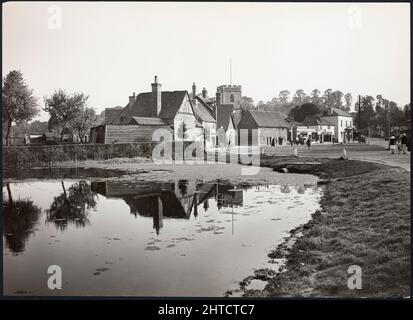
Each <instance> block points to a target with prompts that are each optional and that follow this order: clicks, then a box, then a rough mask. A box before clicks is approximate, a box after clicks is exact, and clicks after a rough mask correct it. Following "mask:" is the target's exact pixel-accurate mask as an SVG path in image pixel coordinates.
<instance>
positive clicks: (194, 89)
mask: <svg viewBox="0 0 413 320" xmlns="http://www.w3.org/2000/svg"><path fill="white" fill-rule="evenodd" d="M195 97H196V85H195V82H194V83H193V84H192V102H193V103H194V104H196V100H195Z"/></svg>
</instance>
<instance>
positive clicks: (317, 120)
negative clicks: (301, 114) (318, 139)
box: [300, 115, 334, 126]
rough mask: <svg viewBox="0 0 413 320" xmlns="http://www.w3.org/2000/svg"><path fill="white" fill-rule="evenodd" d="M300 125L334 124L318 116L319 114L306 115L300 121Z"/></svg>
mask: <svg viewBox="0 0 413 320" xmlns="http://www.w3.org/2000/svg"><path fill="white" fill-rule="evenodd" d="M300 125H302V126H334V124H333V123H331V122H330V121H328V120H326V119H324V118H322V117H320V116H314V115H313V116H307V117H306V118H305V119H304V121H303V122H301V123H300Z"/></svg>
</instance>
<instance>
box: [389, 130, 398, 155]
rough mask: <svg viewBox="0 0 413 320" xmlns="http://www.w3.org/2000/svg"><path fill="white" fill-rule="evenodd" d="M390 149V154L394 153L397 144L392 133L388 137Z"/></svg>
mask: <svg viewBox="0 0 413 320" xmlns="http://www.w3.org/2000/svg"><path fill="white" fill-rule="evenodd" d="M389 143H390V150H391V154H394V152H395V150H396V148H397V146H396V137H395V136H394V135H391V137H390V141H389Z"/></svg>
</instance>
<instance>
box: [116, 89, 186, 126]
mask: <svg viewBox="0 0 413 320" xmlns="http://www.w3.org/2000/svg"><path fill="white" fill-rule="evenodd" d="M186 94H188V92H187V91H162V95H161V99H162V100H161V101H162V102H161V103H162V109H161V113H160V115H159V118H161V119H173V118H175V115H176V113H177V112H178V110H179V108H180V107H181V105H182V102H183V100H184V97H185V95H186ZM151 97H152V92H144V93H140V94H138V96H137V97H136V100H135V101H134V102H133V103H128V104H127V105H126V107H125V108H123V110H122V112H121V113H120V114H119V115H118V116H117V117H116V118H115V119H114V120H113V121H112V122H111V124H128V123H129V122H130V121H131V120H132V117H144V118H150V117H152V106H151Z"/></svg>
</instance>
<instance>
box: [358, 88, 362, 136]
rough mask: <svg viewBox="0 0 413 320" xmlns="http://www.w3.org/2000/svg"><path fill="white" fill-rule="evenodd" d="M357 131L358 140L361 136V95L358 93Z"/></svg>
mask: <svg viewBox="0 0 413 320" xmlns="http://www.w3.org/2000/svg"><path fill="white" fill-rule="evenodd" d="M358 124H359V132H358V140H359V142H360V138H361V95H359V123H358Z"/></svg>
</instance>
